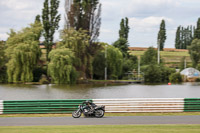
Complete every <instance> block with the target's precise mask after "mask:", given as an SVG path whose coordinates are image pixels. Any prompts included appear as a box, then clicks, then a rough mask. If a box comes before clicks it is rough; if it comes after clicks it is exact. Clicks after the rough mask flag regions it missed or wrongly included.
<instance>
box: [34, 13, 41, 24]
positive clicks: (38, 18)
mask: <svg viewBox="0 0 200 133" xmlns="http://www.w3.org/2000/svg"><path fill="white" fill-rule="evenodd" d="M36 21H37V22H39V23H41V20H40V15H37V16H36V17H35V22H36Z"/></svg>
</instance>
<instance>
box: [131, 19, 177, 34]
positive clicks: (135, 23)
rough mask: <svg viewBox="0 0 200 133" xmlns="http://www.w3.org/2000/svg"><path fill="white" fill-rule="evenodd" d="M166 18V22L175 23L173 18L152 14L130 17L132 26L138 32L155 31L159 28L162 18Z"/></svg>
mask: <svg viewBox="0 0 200 133" xmlns="http://www.w3.org/2000/svg"><path fill="white" fill-rule="evenodd" d="M163 19H164V20H165V23H168V24H173V20H172V19H171V18H166V17H155V16H150V17H146V18H129V23H130V27H131V28H134V29H136V30H137V31H138V32H141V31H142V32H146V31H153V30H154V29H155V28H156V29H158V27H159V25H160V23H161V20H163Z"/></svg>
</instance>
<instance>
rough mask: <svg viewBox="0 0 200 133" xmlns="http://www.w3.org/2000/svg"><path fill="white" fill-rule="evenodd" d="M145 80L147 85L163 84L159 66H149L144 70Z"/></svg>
mask: <svg viewBox="0 0 200 133" xmlns="http://www.w3.org/2000/svg"><path fill="white" fill-rule="evenodd" d="M143 71H144V80H145V82H147V83H159V82H161V81H162V80H161V70H160V68H159V66H158V65H148V66H145V68H144V70H143Z"/></svg>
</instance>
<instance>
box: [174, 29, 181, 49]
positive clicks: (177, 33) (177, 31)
mask: <svg viewBox="0 0 200 133" xmlns="http://www.w3.org/2000/svg"><path fill="white" fill-rule="evenodd" d="M180 35H181V26H179V27H178V28H177V30H176V39H175V48H176V49H180V47H181V41H180Z"/></svg>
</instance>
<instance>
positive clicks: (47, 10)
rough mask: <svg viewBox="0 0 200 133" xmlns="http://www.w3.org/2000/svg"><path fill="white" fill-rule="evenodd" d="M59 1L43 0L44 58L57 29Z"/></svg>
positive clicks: (51, 44) (50, 47) (50, 48)
mask: <svg viewBox="0 0 200 133" xmlns="http://www.w3.org/2000/svg"><path fill="white" fill-rule="evenodd" d="M58 7H59V0H50V2H49V0H45V1H44V8H43V10H42V23H43V28H44V34H43V35H44V39H45V40H44V45H45V47H46V50H47V52H46V58H47V60H48V61H49V59H48V54H49V52H50V51H51V50H52V46H53V40H54V33H55V31H56V30H57V29H58V28H59V25H58V23H59V21H60V15H58Z"/></svg>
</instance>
